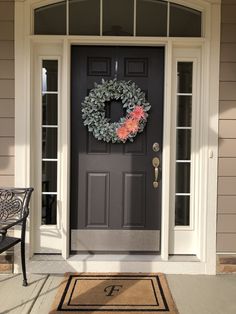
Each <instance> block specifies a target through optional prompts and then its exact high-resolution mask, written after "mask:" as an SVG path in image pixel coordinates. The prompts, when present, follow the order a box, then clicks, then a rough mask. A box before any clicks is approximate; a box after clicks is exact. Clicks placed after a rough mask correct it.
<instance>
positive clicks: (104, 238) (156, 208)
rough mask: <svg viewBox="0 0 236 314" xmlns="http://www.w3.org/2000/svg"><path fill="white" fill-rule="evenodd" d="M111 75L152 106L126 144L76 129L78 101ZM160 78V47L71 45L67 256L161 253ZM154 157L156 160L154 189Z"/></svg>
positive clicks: (116, 110)
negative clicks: (131, 85)
mask: <svg viewBox="0 0 236 314" xmlns="http://www.w3.org/2000/svg"><path fill="white" fill-rule="evenodd" d="M115 76H116V77H117V79H118V80H126V81H129V80H131V81H133V82H135V83H136V84H137V85H138V86H139V87H140V88H141V89H142V90H143V91H144V92H145V93H146V98H147V100H148V102H150V104H151V109H150V111H149V117H148V122H147V125H146V127H145V129H144V131H143V132H142V133H140V134H138V135H137V136H136V138H135V140H134V142H133V143H131V142H129V143H126V144H119V143H115V144H111V143H109V144H108V143H105V142H102V141H98V140H97V139H95V138H94V137H93V135H92V134H91V133H89V132H88V130H87V128H86V127H85V126H84V125H83V121H82V116H81V103H82V102H83V100H84V98H85V96H86V95H87V94H88V93H89V91H90V90H91V89H92V88H94V83H95V82H97V83H100V82H101V80H102V79H105V80H109V79H113V78H114V77H115ZM163 81H164V48H162V47H155V48H154V47H97V46H96V47H94V46H72V58H71V84H72V85H71V186H70V189H71V199H70V200H71V206H70V207H71V208H70V215H71V219H70V226H71V250H72V251H89V252H102V251H104V252H107V251H109V252H112V251H116V252H124V251H126V252H144V251H145V252H158V251H160V230H161V191H162V184H161V182H162V180H161V171H160V170H161V165H162V137H163V89H164V87H163ZM124 114H125V113H124V110H123V108H122V105H121V103H120V102H118V101H111V103H109V104H108V105H107V115H109V117H110V118H111V121H118V120H119V119H120V117H121V116H123V115H124ZM154 143H158V144H159V147H160V148H159V150H158V148H157V146H155V145H154ZM153 145H154V147H153ZM155 148H157V149H155ZM154 157H158V158H159V160H160V166H159V173H158V181H159V184H158V187H154V185H153V181H154V179H155V167H154V166H153V158H154Z"/></svg>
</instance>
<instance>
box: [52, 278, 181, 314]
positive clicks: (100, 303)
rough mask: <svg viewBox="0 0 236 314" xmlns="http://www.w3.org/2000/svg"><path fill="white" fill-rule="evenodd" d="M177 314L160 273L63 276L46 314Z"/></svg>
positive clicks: (165, 282) (164, 279)
mask: <svg viewBox="0 0 236 314" xmlns="http://www.w3.org/2000/svg"><path fill="white" fill-rule="evenodd" d="M65 312H68V313H80V314H85V313H86V314H90V313H99V314H108V313H113V314H114V313H124V314H125V313H132V314H134V313H147V314H152V313H153V314H154V313H159V314H161V313H166V314H167V313H171V314H177V313H178V311H177V309H176V307H175V304H174V301H173V299H172V296H171V293H170V290H169V287H168V284H167V281H166V278H165V276H164V275H163V274H148V275H147V274H140V273H139V274H125V273H124V274H122V273H120V274H88V273H87V274H86V273H83V274H67V276H66V279H65V280H63V282H62V284H61V286H60V288H59V291H58V293H57V296H56V298H55V301H54V304H53V307H52V310H51V312H50V314H58V313H65Z"/></svg>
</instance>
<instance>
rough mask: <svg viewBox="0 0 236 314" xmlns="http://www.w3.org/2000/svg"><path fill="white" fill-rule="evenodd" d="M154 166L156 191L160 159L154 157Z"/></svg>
mask: <svg viewBox="0 0 236 314" xmlns="http://www.w3.org/2000/svg"><path fill="white" fill-rule="evenodd" d="M152 165H153V167H154V181H153V187H154V189H157V188H158V185H159V184H158V174H159V168H158V167H159V165H160V159H159V158H158V157H154V158H153V159H152Z"/></svg>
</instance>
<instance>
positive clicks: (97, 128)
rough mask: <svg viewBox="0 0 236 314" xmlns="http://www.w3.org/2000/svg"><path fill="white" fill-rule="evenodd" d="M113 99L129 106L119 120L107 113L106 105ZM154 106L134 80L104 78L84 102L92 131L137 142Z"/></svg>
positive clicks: (105, 138)
mask: <svg viewBox="0 0 236 314" xmlns="http://www.w3.org/2000/svg"><path fill="white" fill-rule="evenodd" d="M112 100H120V101H121V102H122V104H123V108H124V109H125V110H126V116H124V117H121V118H120V120H119V121H118V122H110V119H109V118H107V117H106V112H105V107H106V105H107V104H109V102H111V101H112ZM150 108H151V105H150V104H149V103H148V102H147V101H146V99H145V93H144V92H143V91H142V90H141V89H140V88H139V87H138V86H137V85H136V84H135V83H134V82H132V81H118V80H117V79H113V80H107V81H105V80H102V83H101V84H97V83H95V88H93V89H92V90H91V91H90V92H89V94H88V96H86V97H85V99H84V101H83V102H82V118H83V123H84V125H85V126H86V127H87V128H88V131H89V132H91V133H92V134H93V136H94V137H95V138H96V139H98V140H100V141H105V142H107V143H109V142H112V143H125V142H126V141H127V140H129V141H131V142H133V140H134V138H135V136H136V135H137V134H138V133H141V132H143V130H144V128H145V125H146V123H147V117H148V113H147V112H148V111H149V110H150Z"/></svg>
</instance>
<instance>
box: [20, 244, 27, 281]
mask: <svg viewBox="0 0 236 314" xmlns="http://www.w3.org/2000/svg"><path fill="white" fill-rule="evenodd" d="M21 266H22V273H23V286H24V287H26V286H28V282H27V277H26V267H25V239H22V240H21Z"/></svg>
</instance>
